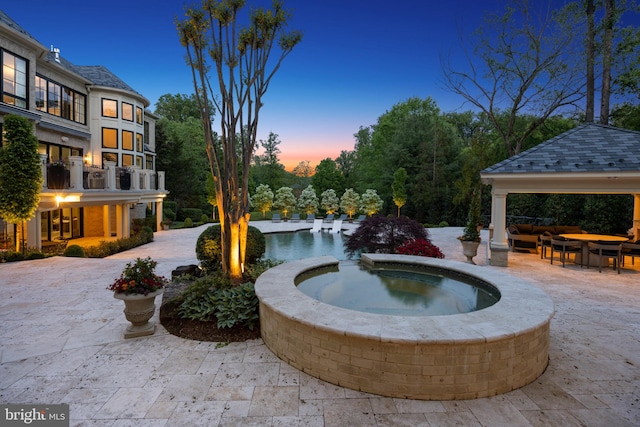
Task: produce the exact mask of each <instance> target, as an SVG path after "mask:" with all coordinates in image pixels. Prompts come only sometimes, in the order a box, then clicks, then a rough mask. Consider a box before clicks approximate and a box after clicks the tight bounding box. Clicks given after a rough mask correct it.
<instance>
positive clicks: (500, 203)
mask: <svg viewBox="0 0 640 427" xmlns="http://www.w3.org/2000/svg"><path fill="white" fill-rule="evenodd" d="M491 223H492V224H493V239H492V240H491V242H490V249H491V265H495V266H499V267H506V266H507V265H508V262H509V255H508V253H509V244H508V243H507V233H506V227H507V193H506V192H504V191H499V190H496V189H495V188H493V189H492V190H491Z"/></svg>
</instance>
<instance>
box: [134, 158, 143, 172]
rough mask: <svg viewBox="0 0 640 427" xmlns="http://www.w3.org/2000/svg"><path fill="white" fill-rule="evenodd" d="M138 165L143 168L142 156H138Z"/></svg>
mask: <svg viewBox="0 0 640 427" xmlns="http://www.w3.org/2000/svg"><path fill="white" fill-rule="evenodd" d="M136 166H140V169H143V167H142V156H136Z"/></svg>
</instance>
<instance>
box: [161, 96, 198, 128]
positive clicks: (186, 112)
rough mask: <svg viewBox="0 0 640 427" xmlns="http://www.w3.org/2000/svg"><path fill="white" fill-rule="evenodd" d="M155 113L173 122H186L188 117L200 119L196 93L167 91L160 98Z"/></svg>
mask: <svg viewBox="0 0 640 427" xmlns="http://www.w3.org/2000/svg"><path fill="white" fill-rule="evenodd" d="M154 113H155V114H156V115H158V116H160V117H163V118H165V119H167V120H171V121H172V122H184V121H185V120H187V118H189V117H192V118H194V119H200V112H199V111H198V101H197V99H196V97H195V95H193V94H191V95H185V94H180V93H178V94H175V95H171V94H169V93H166V94H164V95H162V96H161V97H160V98H158V102H156V109H155V111H154Z"/></svg>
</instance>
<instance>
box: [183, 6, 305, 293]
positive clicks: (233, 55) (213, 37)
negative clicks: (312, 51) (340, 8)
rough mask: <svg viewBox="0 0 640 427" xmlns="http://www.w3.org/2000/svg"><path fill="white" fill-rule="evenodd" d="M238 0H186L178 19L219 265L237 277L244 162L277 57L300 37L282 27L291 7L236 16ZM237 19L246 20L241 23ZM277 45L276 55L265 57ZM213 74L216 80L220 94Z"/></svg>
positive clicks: (242, 246) (245, 219)
mask: <svg viewBox="0 0 640 427" xmlns="http://www.w3.org/2000/svg"><path fill="white" fill-rule="evenodd" d="M244 6H245V1H244V0H221V1H211V2H206V3H205V4H204V7H203V8H202V9H196V8H189V9H188V10H187V11H186V13H185V19H184V20H183V21H179V22H178V23H177V29H178V33H179V35H180V42H181V44H182V45H183V46H184V47H185V48H186V53H187V63H188V64H189V66H190V67H191V70H192V77H193V84H194V89H195V94H196V98H197V100H198V108H199V111H200V116H201V117H200V118H201V121H202V125H203V129H204V133H205V143H206V149H207V157H208V159H209V164H210V166H211V171H212V174H213V177H214V181H215V184H216V198H217V200H216V205H217V207H218V214H219V218H220V223H221V229H222V239H221V242H222V270H223V272H224V273H226V274H228V275H229V277H231V278H232V279H234V280H237V281H239V280H240V279H241V278H242V265H243V264H244V261H245V257H246V244H247V230H248V225H249V217H250V210H249V209H250V208H249V193H248V191H249V168H250V163H251V158H252V156H253V154H254V151H255V146H256V138H257V132H258V119H259V117H260V110H261V108H262V106H263V100H262V99H263V96H264V95H265V93H266V92H267V89H268V87H269V83H270V82H271V80H272V78H273V76H274V75H275V73H276V72H277V70H278V69H279V68H280V65H281V64H282V61H283V60H284V58H285V57H286V56H287V55H288V54H289V53H291V51H292V50H293V48H294V47H295V46H296V45H297V44H298V43H299V42H300V40H301V39H302V35H301V33H299V32H296V31H294V32H290V33H286V32H285V27H286V24H287V21H288V20H289V17H290V15H289V13H288V12H286V11H285V10H284V8H283V5H282V3H281V2H280V1H277V0H274V2H273V5H272V9H271V10H265V9H264V8H257V9H252V10H251V13H250V16H249V19H248V21H245V20H244V19H243V18H241V17H239V16H238V15H239V14H240V13H241V12H243V8H244ZM242 22H248V24H246V26H244V27H243V26H242ZM276 48H279V50H280V56H279V57H277V58H276V59H275V60H274V59H271V60H270V56H271V54H272V53H273V51H274V49H276ZM207 56H209V58H210V59H209V60H208V59H207ZM209 61H211V62H213V65H211V64H210V62H209ZM210 71H211V72H212V73H213V76H211V78H210V76H209V74H208V73H209V72H210ZM212 80H213V81H214V82H217V92H218V94H217V95H218V96H216V94H215V93H214V89H213V86H212V84H211V81H212ZM211 105H213V107H211ZM212 108H214V109H215V110H216V111H217V113H218V114H217V115H218V117H219V120H220V132H221V133H220V137H219V138H217V137H216V135H215V133H214V131H213V123H212V117H213V113H212V111H211V109H212Z"/></svg>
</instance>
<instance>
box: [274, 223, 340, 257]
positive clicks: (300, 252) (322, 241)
mask: <svg viewBox="0 0 640 427" xmlns="http://www.w3.org/2000/svg"><path fill="white" fill-rule="evenodd" d="M264 238H265V243H266V250H265V258H272V259H278V260H281V261H295V260H298V259H304V258H313V257H318V256H324V255H330V256H332V257H334V258H336V259H338V260H346V259H347V256H346V254H345V253H344V244H343V237H342V233H336V234H333V233H310V232H309V231H308V230H303V231H297V232H295V233H268V234H265V235H264Z"/></svg>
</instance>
